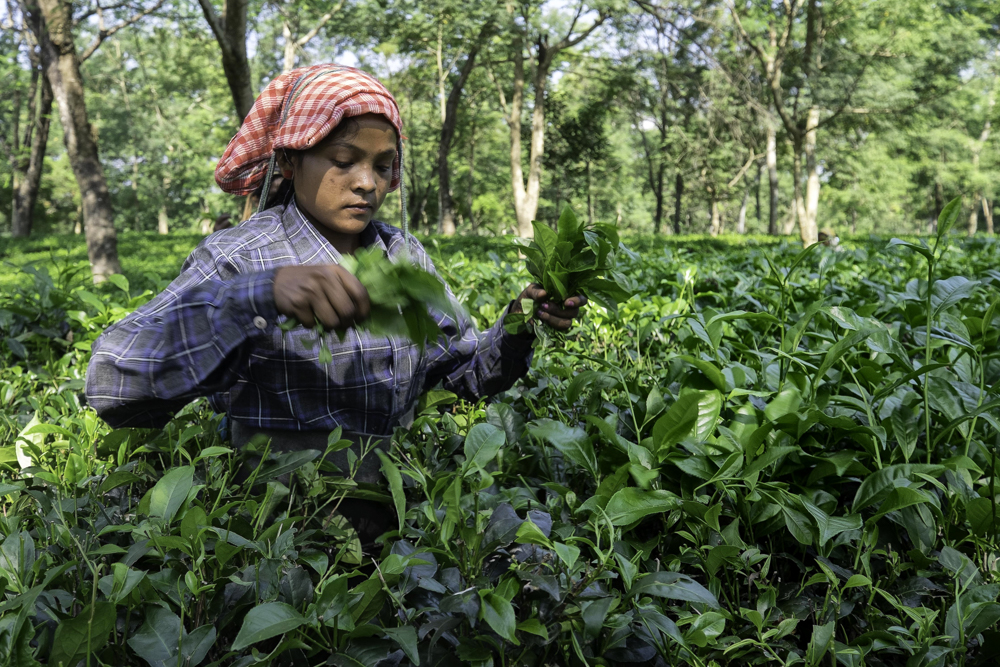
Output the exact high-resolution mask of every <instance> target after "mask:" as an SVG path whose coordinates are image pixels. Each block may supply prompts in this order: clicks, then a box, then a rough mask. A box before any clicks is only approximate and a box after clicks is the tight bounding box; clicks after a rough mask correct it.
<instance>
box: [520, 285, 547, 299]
mask: <svg viewBox="0 0 1000 667" xmlns="http://www.w3.org/2000/svg"><path fill="white" fill-rule="evenodd" d="M547 296H548V293H547V292H546V291H545V290H544V289H542V286H541V285H537V284H535V283H531V284H530V285H528V286H527V287H525V288H524V291H523V292H521V298H522V299H531V300H532V301H544V300H545V297H547Z"/></svg>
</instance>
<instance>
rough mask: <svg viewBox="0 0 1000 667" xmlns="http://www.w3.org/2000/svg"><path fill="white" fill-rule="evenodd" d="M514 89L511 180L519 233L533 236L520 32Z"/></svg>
mask: <svg viewBox="0 0 1000 667" xmlns="http://www.w3.org/2000/svg"><path fill="white" fill-rule="evenodd" d="M513 51H514V89H513V94H512V95H511V98H510V113H509V114H508V118H507V127H508V128H509V129H510V181H511V186H512V187H513V189H514V215H515V216H516V217H517V234H518V236H521V237H523V238H529V239H530V238H533V237H534V236H535V230H534V229H532V227H531V222H532V220H534V218H535V212H534V211H530V210H529V209H530V206H529V204H528V202H527V193H526V192H525V188H524V167H522V166H521V153H522V148H521V105H522V104H523V102H524V44H523V43H522V40H521V36H520V34H519V35H518V36H517V37H515V38H514V49H513Z"/></svg>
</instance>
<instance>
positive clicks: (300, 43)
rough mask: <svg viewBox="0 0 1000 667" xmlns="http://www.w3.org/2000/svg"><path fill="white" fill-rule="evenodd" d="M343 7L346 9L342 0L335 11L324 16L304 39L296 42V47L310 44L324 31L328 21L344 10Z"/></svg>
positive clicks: (301, 38)
mask: <svg viewBox="0 0 1000 667" xmlns="http://www.w3.org/2000/svg"><path fill="white" fill-rule="evenodd" d="M343 7H344V0H340V2H338V3H337V6H336V7H334V8H333V9H331V10H330V11H328V12H327V13H326V14H323V16H321V17H320V19H319V21H318V22H317V23H316V25H315V26H313V29H312V30H310V31H309V32H307V33H306V34H304V35H303V36H302V37H300V38H299V39H297V40H296V41H295V46H299V47H302V46H305V45H306V44H308V43H309V40H310V39H312V38H313V37H315V36H316V35H318V34H319V31H320V30H322V29H323V26H325V25H326V24H327V21H329V20H330V19H332V18H333V15H334V14H337V13H339V12H340V10H341V9H343Z"/></svg>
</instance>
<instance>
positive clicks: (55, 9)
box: [17, 0, 163, 282]
mask: <svg viewBox="0 0 1000 667" xmlns="http://www.w3.org/2000/svg"><path fill="white" fill-rule="evenodd" d="M17 1H18V4H19V6H20V10H21V12H22V14H23V15H24V16H25V18H26V19H27V23H28V25H29V27H30V28H31V32H32V34H33V35H34V39H35V41H36V42H37V44H38V55H39V60H40V61H41V64H42V68H43V69H44V71H45V76H46V78H47V79H48V82H49V85H50V86H52V93H53V95H54V97H55V100H56V103H57V105H58V107H59V121H60V124H61V125H62V128H63V138H64V140H65V142H66V153H67V154H68V156H69V161H70V165H71V166H72V168H73V174H74V176H75V177H76V182H77V185H78V186H79V188H80V195H81V197H82V204H83V223H84V228H85V230H86V234H87V255H88V257H89V258H90V266H91V270H92V271H93V274H94V281H95V282H102V281H103V280H104V279H105V278H106V277H107V276H108V275H110V274H113V273H120V272H121V265H120V264H119V262H118V237H117V235H116V234H115V227H114V218H113V214H112V210H111V200H110V196H109V194H108V184H107V180H106V179H105V177H104V166H103V165H102V164H101V160H100V157H99V156H98V150H97V141H96V139H95V137H94V133H93V128H92V126H91V124H90V119H89V118H88V116H87V104H86V98H85V96H84V87H83V77H82V75H81V74H80V63H81V61H82V60H85V59H86V58H88V57H90V55H92V54H93V53H94V51H96V50H97V48H98V47H99V46H100V45H101V43H103V42H104V40H105V39H107V38H108V37H110V36H111V35H113V34H115V33H116V32H118V31H119V30H121V29H122V28H124V27H125V26H127V25H131V24H132V23H135V22H136V21H138V20H139V19H141V18H142V17H144V16H146V15H148V14H150V13H151V12H153V11H156V10H157V9H159V7H160V6H161V5H162V4H163V0H159V2H156V3H154V4H152V5H149V6H146V7H143V8H141V9H137V10H135V13H134V14H133V15H132V16H131V17H129V18H127V19H125V20H123V21H122V22H121V23H119V24H118V25H116V26H114V27H111V28H107V27H106V26H105V24H104V20H105V16H104V11H103V10H102V8H101V6H100V4H97V5H96V8H95V9H93V10H90V9H88V10H86V11H84V12H83V14H82V17H89V16H91V15H93V14H96V15H97V17H98V32H97V35H96V36H95V38H94V40H93V42H91V44H90V45H89V46H88V47H87V48H86V49H85V50H84V52H83V54H82V56H81V55H80V54H78V53H77V50H76V43H75V28H76V25H77V23H76V22H75V21H74V17H73V9H74V6H73V3H72V2H67V1H66V0H37V4H36V3H35V1H34V0H17ZM78 20H79V19H78Z"/></svg>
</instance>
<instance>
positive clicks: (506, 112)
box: [486, 63, 510, 123]
mask: <svg viewBox="0 0 1000 667" xmlns="http://www.w3.org/2000/svg"><path fill="white" fill-rule="evenodd" d="M491 65H492V63H488V64H487V65H486V76H488V77H489V79H490V81H492V82H493V85H495V86H496V87H497V94H498V95H499V97H500V108H501V109H503V115H504V116H505V118H504V120H506V121H507V122H508V123H509V122H510V120H509V119H510V108H509V107H508V106H507V96H506V95H504V92H503V86H501V85H500V82H499V81H497V77H496V75H494V74H493V67H492V66H491Z"/></svg>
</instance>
